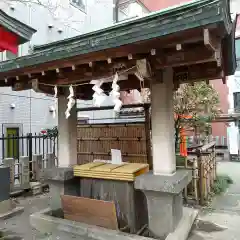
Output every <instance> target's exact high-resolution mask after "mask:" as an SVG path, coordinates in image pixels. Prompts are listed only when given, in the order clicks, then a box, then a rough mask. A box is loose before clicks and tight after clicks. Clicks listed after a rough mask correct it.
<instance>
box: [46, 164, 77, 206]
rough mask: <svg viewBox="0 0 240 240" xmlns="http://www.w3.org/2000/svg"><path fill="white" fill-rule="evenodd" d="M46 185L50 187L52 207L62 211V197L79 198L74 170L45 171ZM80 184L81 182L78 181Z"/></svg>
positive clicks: (53, 169)
mask: <svg viewBox="0 0 240 240" xmlns="http://www.w3.org/2000/svg"><path fill="white" fill-rule="evenodd" d="M44 179H45V183H46V184H48V185H49V193H50V207H51V209H52V210H54V209H60V208H61V207H62V206H61V195H73V196H79V193H78V191H80V189H77V186H78V185H79V184H76V182H75V181H76V178H75V177H74V176H73V169H72V168H52V169H46V170H44ZM78 183H79V180H78Z"/></svg>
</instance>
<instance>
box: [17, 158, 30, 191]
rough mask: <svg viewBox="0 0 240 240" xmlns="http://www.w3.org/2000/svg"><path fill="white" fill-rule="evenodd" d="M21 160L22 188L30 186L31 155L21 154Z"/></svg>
mask: <svg viewBox="0 0 240 240" xmlns="http://www.w3.org/2000/svg"><path fill="white" fill-rule="evenodd" d="M19 162H20V173H21V174H20V184H21V188H22V189H29V188H30V178H29V157H27V156H21V157H20V159H19Z"/></svg>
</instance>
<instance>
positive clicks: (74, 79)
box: [38, 60, 136, 85]
mask: <svg viewBox="0 0 240 240" xmlns="http://www.w3.org/2000/svg"><path fill="white" fill-rule="evenodd" d="M135 65H136V60H131V61H129V60H128V61H127V62H123V63H121V62H119V63H114V62H113V63H111V64H108V63H107V62H104V63H102V62H101V63H98V64H94V66H93V67H92V68H90V67H89V66H86V65H84V66H82V67H78V68H76V69H75V70H74V71H72V69H68V68H65V69H61V72H60V74H57V73H55V72H54V71H49V72H46V74H45V76H39V77H38V80H39V83H40V84H41V82H43V83H48V84H54V85H67V84H76V83H81V82H90V81H91V80H93V79H94V80H96V79H101V78H108V77H111V76H113V75H114V72H115V71H119V72H121V71H123V70H124V69H126V70H127V69H129V68H131V69H130V70H129V71H126V74H127V73H131V72H134V71H136V69H134V66H135Z"/></svg>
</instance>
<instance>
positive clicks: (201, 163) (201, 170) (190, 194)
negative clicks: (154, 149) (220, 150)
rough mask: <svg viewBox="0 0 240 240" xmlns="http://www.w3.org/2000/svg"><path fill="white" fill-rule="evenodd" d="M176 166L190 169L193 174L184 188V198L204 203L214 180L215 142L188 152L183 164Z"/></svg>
mask: <svg viewBox="0 0 240 240" xmlns="http://www.w3.org/2000/svg"><path fill="white" fill-rule="evenodd" d="M177 167H178V168H184V169H189V170H192V174H193V175H192V176H193V178H192V181H191V182H190V184H189V185H188V186H187V188H185V190H184V199H185V200H186V201H187V202H188V201H190V200H194V201H195V202H196V203H197V204H200V205H204V204H205V203H206V201H207V200H208V199H209V196H210V194H211V192H212V187H213V184H214V181H215V180H216V152H215V142H211V143H209V144H207V145H204V146H202V147H199V148H197V149H196V151H195V152H189V153H188V157H187V158H186V159H185V162H184V165H183V164H182V165H181V166H177Z"/></svg>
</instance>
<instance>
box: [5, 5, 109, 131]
mask: <svg viewBox="0 0 240 240" xmlns="http://www.w3.org/2000/svg"><path fill="white" fill-rule="evenodd" d="M83 1H85V3H86V8H85V10H84V11H83V10H82V9H79V8H78V7H75V6H73V5H72V4H70V1H69V0H62V1H61V0H52V1H48V0H46V6H48V4H49V3H50V2H51V6H48V8H46V7H43V6H40V5H38V4H27V3H20V2H14V1H8V0H2V1H0V8H1V9H3V10H4V11H5V12H6V13H7V14H9V15H10V16H12V17H14V18H16V19H18V20H19V21H21V22H23V23H25V24H28V25H29V26H31V27H33V28H35V29H36V30H37V32H36V33H35V34H34V35H33V37H32V40H31V41H30V42H29V43H26V44H23V45H21V46H20V47H19V56H23V55H27V54H29V53H30V51H29V50H30V49H31V48H32V47H33V46H34V45H41V44H46V43H49V42H53V41H58V40H62V39H65V38H69V37H74V36H76V35H80V34H82V33H86V32H90V31H93V30H97V29H99V28H102V27H106V26H109V25H111V24H113V4H112V1H113V0H105V2H101V1H98V0H83ZM42 2H43V1H42ZM43 3H44V2H43ZM99 13H104V14H102V15H101V16H100V15H99ZM0 55H1V56H0V59H1V60H7V59H8V54H6V52H4V53H1V54H0ZM11 104H15V108H14V109H12V108H11V107H10V105H11ZM53 104H54V100H53V99H52V98H51V97H47V96H46V95H45V94H39V93H35V92H34V91H21V92H15V91H12V90H11V88H0V125H3V124H4V128H7V127H8V126H9V127H11V126H18V125H19V126H22V127H21V129H20V134H21V133H23V134H24V135H25V134H27V133H29V132H32V133H35V132H36V133H39V132H40V131H41V130H42V129H45V128H51V127H53V126H56V125H57V119H53V117H52V113H51V112H50V111H49V107H50V106H52V105H53ZM2 129H3V127H1V126H0V134H1V133H2V132H4V131H2Z"/></svg>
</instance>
